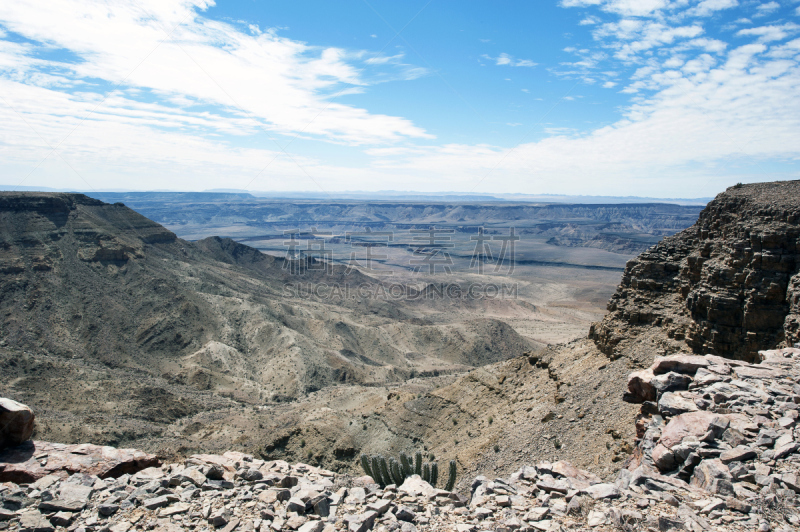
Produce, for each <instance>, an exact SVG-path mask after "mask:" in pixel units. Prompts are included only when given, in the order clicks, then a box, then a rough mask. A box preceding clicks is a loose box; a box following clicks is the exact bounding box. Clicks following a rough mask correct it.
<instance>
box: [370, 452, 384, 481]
mask: <svg viewBox="0 0 800 532" xmlns="http://www.w3.org/2000/svg"><path fill="white" fill-rule="evenodd" d="M370 465H371V466H372V472H373V473H375V474H374V475H373V476H372V479H373V480H374V481H375V482H376V483H378V484H383V478H382V477H381V462H380V459H379V457H378V456H373V457H372V463H371V464H370Z"/></svg>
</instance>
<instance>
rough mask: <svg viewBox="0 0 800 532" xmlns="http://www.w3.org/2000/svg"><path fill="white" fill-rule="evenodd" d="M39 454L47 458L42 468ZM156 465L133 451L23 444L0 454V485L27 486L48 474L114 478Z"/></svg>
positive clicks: (44, 443)
mask: <svg viewBox="0 0 800 532" xmlns="http://www.w3.org/2000/svg"><path fill="white" fill-rule="evenodd" d="M42 454H46V455H47V463H46V464H45V465H41V463H40V462H39V461H37V460H35V459H34V456H39V455H42ZM158 465H160V462H159V460H158V458H156V456H155V455H152V454H147V453H144V452H142V451H139V450H136V449H115V448H113V447H101V446H99V445H90V444H81V445H65V444H62V443H49V442H42V441H27V442H25V443H23V444H22V445H19V446H17V447H13V448H11V449H6V450H5V451H2V452H0V466H2V468H0V482H15V483H17V484H29V483H31V482H35V481H37V480H38V479H40V478H42V477H44V476H46V475H49V474H55V475H58V476H61V477H62V478H66V477H67V476H69V475H71V474H74V473H86V474H88V475H96V476H98V477H100V478H109V477H112V478H116V477H119V476H122V475H124V474H126V473H128V474H133V473H136V472H137V471H141V470H142V469H145V468H148V467H154V466H158Z"/></svg>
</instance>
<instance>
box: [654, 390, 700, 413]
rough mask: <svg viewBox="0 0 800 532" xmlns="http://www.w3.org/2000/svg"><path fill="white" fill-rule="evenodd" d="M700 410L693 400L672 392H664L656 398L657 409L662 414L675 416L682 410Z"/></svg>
mask: <svg viewBox="0 0 800 532" xmlns="http://www.w3.org/2000/svg"><path fill="white" fill-rule="evenodd" d="M698 410H700V409H699V408H698V407H697V405H696V404H695V402H694V400H692V399H688V398H686V397H683V396H681V395H679V394H678V393H674V392H666V393H665V394H663V395H662V396H661V398H660V399H659V400H658V411H659V412H661V414H662V415H664V416H677V415H679V414H683V413H684V412H696V411H698Z"/></svg>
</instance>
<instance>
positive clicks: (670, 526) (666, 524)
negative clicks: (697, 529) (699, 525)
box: [658, 515, 686, 532]
mask: <svg viewBox="0 0 800 532" xmlns="http://www.w3.org/2000/svg"><path fill="white" fill-rule="evenodd" d="M658 530H660V531H661V532H669V531H670V530H686V527H685V526H684V521H683V520H682V519H675V518H673V517H667V516H665V515H661V516H659V517H658Z"/></svg>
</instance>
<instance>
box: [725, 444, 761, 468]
mask: <svg viewBox="0 0 800 532" xmlns="http://www.w3.org/2000/svg"><path fill="white" fill-rule="evenodd" d="M757 456H758V453H757V452H756V451H754V450H753V449H750V448H749V447H736V448H734V449H731V450H729V451H725V452H723V453H722V454H721V455H720V456H719V459H720V461H721V462H722V463H723V464H730V463H731V462H746V461H748V460H752V459H753V458H756V457H757Z"/></svg>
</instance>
